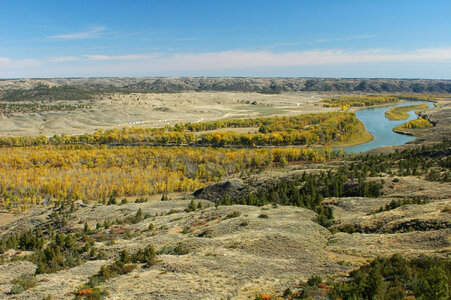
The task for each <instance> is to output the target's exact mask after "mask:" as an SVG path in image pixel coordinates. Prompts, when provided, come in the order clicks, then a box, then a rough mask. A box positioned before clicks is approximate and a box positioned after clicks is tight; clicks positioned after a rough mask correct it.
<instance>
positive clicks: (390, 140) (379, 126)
mask: <svg viewBox="0 0 451 300" xmlns="http://www.w3.org/2000/svg"><path fill="white" fill-rule="evenodd" d="M422 103H425V104H427V105H428V106H429V107H430V108H433V107H434V105H433V104H432V103H431V102H421V101H409V102H402V103H399V104H396V105H391V106H383V107H376V108H365V109H361V110H359V111H357V112H356V117H357V118H358V119H359V120H360V121H362V122H363V124H364V125H365V127H366V129H368V131H369V132H371V134H372V135H373V137H374V139H373V140H372V141H370V142H368V143H365V144H360V145H355V146H348V147H342V148H340V149H343V150H344V151H345V152H347V153H357V152H365V151H368V150H370V149H374V148H377V147H382V146H397V145H402V144H405V143H407V142H409V141H412V140H414V139H415V138H416V137H414V136H410V135H405V134H399V133H395V132H393V128H394V127H396V126H398V125H401V124H404V123H406V122H408V121H410V120H414V119H416V118H417V115H416V114H415V111H410V112H409V119H407V120H402V121H390V120H388V119H387V118H386V117H385V112H386V111H387V110H389V109H390V108H392V107H394V106H405V105H412V104H422Z"/></svg>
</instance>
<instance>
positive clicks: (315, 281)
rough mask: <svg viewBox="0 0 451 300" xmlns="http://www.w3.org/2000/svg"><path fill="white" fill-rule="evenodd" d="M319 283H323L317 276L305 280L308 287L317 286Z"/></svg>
mask: <svg viewBox="0 0 451 300" xmlns="http://www.w3.org/2000/svg"><path fill="white" fill-rule="evenodd" d="M321 282H323V279H322V278H321V276H318V275H313V276H312V277H310V278H309V279H308V280H307V284H308V285H309V286H318V284H320V283H321Z"/></svg>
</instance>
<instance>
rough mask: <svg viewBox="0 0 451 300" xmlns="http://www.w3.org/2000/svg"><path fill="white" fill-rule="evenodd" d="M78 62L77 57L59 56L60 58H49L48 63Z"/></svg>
mask: <svg viewBox="0 0 451 300" xmlns="http://www.w3.org/2000/svg"><path fill="white" fill-rule="evenodd" d="M75 60H80V58H79V57H77V56H61V57H50V58H49V62H54V63H59V62H68V61H75Z"/></svg>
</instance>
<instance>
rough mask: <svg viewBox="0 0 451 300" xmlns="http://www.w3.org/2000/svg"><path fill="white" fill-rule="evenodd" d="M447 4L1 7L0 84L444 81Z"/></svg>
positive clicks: (108, 0)
mask: <svg viewBox="0 0 451 300" xmlns="http://www.w3.org/2000/svg"><path fill="white" fill-rule="evenodd" d="M450 16H451V0H422V1H419V0H358V1H357V0H272V1H270V0H159V1H157V0H65V1H61V0H58V1H57V0H54V1H49V0H0V78H30V77H34V78H36V77H39V78H43V77H103V76H108V77H110V76H129V77H132V76H256V77H259V76H262V77H366V78H375V77H377V78H431V79H451V17H450Z"/></svg>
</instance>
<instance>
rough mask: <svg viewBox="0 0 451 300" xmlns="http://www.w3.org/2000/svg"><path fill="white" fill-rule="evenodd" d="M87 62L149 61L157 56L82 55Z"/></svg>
mask: <svg viewBox="0 0 451 300" xmlns="http://www.w3.org/2000/svg"><path fill="white" fill-rule="evenodd" d="M84 57H86V58H87V59H89V60H137V59H150V58H155V57H157V55H154V54H152V55H146V54H128V55H116V56H114V55H113V56H111V55H84Z"/></svg>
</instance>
